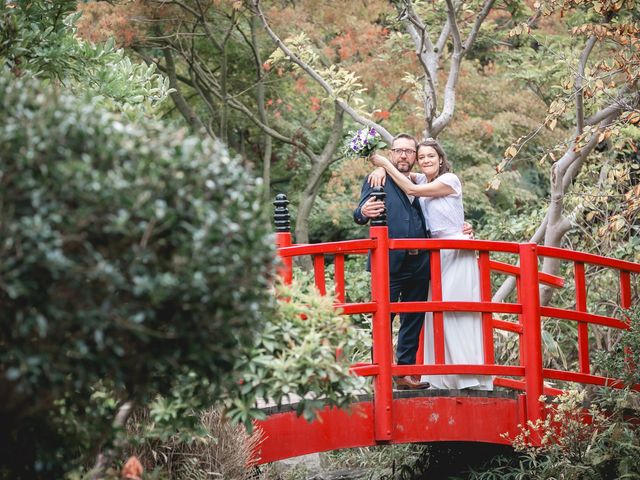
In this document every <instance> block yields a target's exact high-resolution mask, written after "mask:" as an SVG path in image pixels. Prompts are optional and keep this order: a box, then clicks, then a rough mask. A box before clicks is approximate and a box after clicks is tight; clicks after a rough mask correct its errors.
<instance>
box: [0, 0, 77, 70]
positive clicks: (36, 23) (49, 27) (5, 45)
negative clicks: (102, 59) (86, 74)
mask: <svg viewBox="0 0 640 480" xmlns="http://www.w3.org/2000/svg"><path fill="white" fill-rule="evenodd" d="M76 3H77V2H76V1H75V0H60V1H56V2H47V1H42V0H40V1H5V2H2V3H0V65H2V67H4V68H9V69H10V70H11V71H12V72H13V73H14V74H15V75H20V74H22V72H25V71H28V72H29V73H30V74H33V75H37V76H46V77H49V78H58V79H62V78H64V77H66V74H67V72H68V71H69V70H72V69H74V68H75V63H76V61H77V58H76V57H75V55H74V54H75V51H76V44H77V42H76V41H75V39H73V37H72V36H71V35H69V31H68V27H67V25H66V24H65V18H66V17H67V16H68V15H69V14H70V13H72V12H73V11H74V10H75V7H76ZM76 73H81V72H80V71H78V70H76Z"/></svg>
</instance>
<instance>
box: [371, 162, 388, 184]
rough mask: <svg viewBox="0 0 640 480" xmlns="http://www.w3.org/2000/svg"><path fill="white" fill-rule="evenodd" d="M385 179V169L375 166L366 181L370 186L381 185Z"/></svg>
mask: <svg viewBox="0 0 640 480" xmlns="http://www.w3.org/2000/svg"><path fill="white" fill-rule="evenodd" d="M386 180H387V171H386V170H385V169H384V168H382V167H378V168H376V169H375V170H374V171H373V172H371V173H370V174H369V177H368V178H367V182H369V185H370V186H372V187H383V186H384V182H385V181H386Z"/></svg>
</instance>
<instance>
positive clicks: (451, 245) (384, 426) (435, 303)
mask: <svg viewBox="0 0 640 480" xmlns="http://www.w3.org/2000/svg"><path fill="white" fill-rule="evenodd" d="M278 197H279V200H278V199H277V200H276V202H274V203H275V204H276V206H277V208H276V227H277V230H278V231H277V233H276V242H277V246H278V254H279V255H280V257H281V258H282V266H281V268H280V272H279V273H280V275H281V277H282V278H283V280H284V281H285V282H286V283H290V282H291V281H292V278H293V269H292V259H293V258H294V257H299V256H304V255H309V256H311V257H312V258H313V266H314V276H315V284H316V286H317V288H318V290H319V291H320V292H321V293H322V294H326V291H327V289H326V284H325V256H333V264H334V285H335V296H336V303H335V306H336V308H339V309H341V310H342V312H343V314H345V315H350V314H361V313H369V314H372V318H373V320H372V331H373V334H372V335H373V346H374V348H373V359H372V362H371V363H360V364H357V365H353V367H352V370H353V371H354V372H355V373H356V374H358V375H362V376H370V377H373V379H374V398H373V404H374V405H373V416H374V422H375V439H376V441H379V442H386V441H389V440H392V432H393V428H392V426H393V424H392V421H393V412H392V408H393V390H392V378H393V377H394V376H404V375H424V374H432V375H444V374H480V375H492V376H496V378H495V381H494V385H497V386H502V387H507V388H512V389H516V390H520V391H522V392H523V394H522V395H521V397H520V402H522V405H523V407H524V408H523V409H522V410H523V411H524V418H522V419H521V420H522V422H521V423H522V424H525V422H527V421H529V420H530V421H533V422H535V421H536V420H538V419H541V418H542V416H543V405H542V403H541V401H540V397H541V396H542V395H543V394H550V395H554V394H558V393H560V392H561V391H562V390H560V389H557V388H551V387H546V386H544V383H543V382H544V380H558V381H566V382H578V383H583V384H593V385H603V386H609V387H613V388H621V387H622V382H621V381H620V380H619V379H612V378H607V377H603V376H600V375H596V374H593V373H592V368H591V367H592V365H591V362H590V350H589V341H588V340H589V327H590V326H591V325H602V326H606V327H611V328H613V329H619V330H626V329H628V320H627V319H624V318H623V319H618V318H614V317H610V316H605V315H599V314H594V313H590V312H588V309H587V287H586V281H585V265H592V266H596V267H600V268H606V269H610V270H613V271H615V272H616V273H617V276H618V278H619V285H620V291H619V292H620V293H619V305H620V307H622V308H624V309H628V308H631V306H632V290H633V288H632V277H633V276H636V277H635V279H637V278H638V277H637V275H638V274H640V264H637V263H633V262H628V261H622V260H615V259H611V258H606V257H602V256H598V255H592V254H587V253H581V252H576V251H572V250H564V249H559V248H551V247H544V246H538V245H536V244H533V243H511V242H493V241H483V240H434V239H389V237H388V232H387V227H386V226H371V227H370V229H369V238H368V239H361V240H349V241H341V242H330V243H322V244H309V245H293V244H292V239H291V233H290V232H289V228H288V217H286V215H285V214H284V213H283V212H284V210H286V204H287V203H288V202H287V201H286V197H284V196H278ZM278 202H280V203H278ZM278 209H280V212H279V211H278ZM285 217H286V218H287V219H286V221H285V220H284V218H285ZM278 222H280V224H279V223H278ZM401 249H421V250H428V251H429V252H430V255H431V290H432V299H431V301H427V302H403V303H399V302H395V303H392V302H390V299H389V263H388V256H389V251H390V250H401ZM442 249H462V250H472V251H476V252H478V264H479V271H480V291H481V299H480V301H479V302H453V301H443V300H442V285H441V276H440V271H441V270H440V251H441V250H442ZM369 252H370V253H371V301H370V302H360V303H347V302H345V298H346V292H345V288H346V286H345V273H344V262H345V256H346V255H363V254H367V253H369ZM494 252H501V253H504V254H511V255H513V256H516V258H517V264H508V263H504V262H499V261H495V260H492V259H491V258H490V255H491V253H494ZM542 257H553V258H556V259H559V260H562V261H568V262H573V265H574V283H575V309H573V310H571V309H563V308H555V307H549V306H541V305H540V295H539V291H540V290H539V288H540V285H541V284H542V285H547V286H550V287H554V288H562V287H564V286H565V282H564V279H562V278H560V277H558V276H555V275H549V274H546V273H543V272H540V271H539V268H538V262H539V260H540V259H541V258H542ZM492 272H494V273H500V274H506V275H512V276H515V278H516V301H515V302H514V303H502V302H493V301H492V284H491V273H492ZM425 288H427V286H426V285H425ZM633 296H634V298H635V299H637V292H635V294H634V295H633ZM636 301H637V300H636ZM447 311H458V312H460V311H469V312H480V313H481V317H482V322H483V344H484V363H483V364H480V365H461V364H455V365H453V364H446V363H445V354H444V326H443V313H444V312H447ZM391 312H395V313H400V312H433V318H434V346H433V348H434V354H435V363H434V364H428V365H423V364H416V365H397V364H395V363H394V361H393V357H394V356H393V347H392V338H391V328H390V325H389V322H390V313H391ZM494 314H511V315H515V316H517V321H507V320H502V319H499V318H495V317H494ZM543 317H549V318H557V319H562V320H568V321H573V322H577V324H578V325H577V331H578V338H577V345H578V348H577V350H578V366H579V370H578V371H569V370H560V369H551V368H545V367H544V363H543V348H542V347H543V346H542V318H543ZM494 330H504V331H508V332H512V333H515V334H517V335H518V344H519V364H518V365H502V364H496V363H495V362H496V360H495V353H494ZM506 377H510V378H506Z"/></svg>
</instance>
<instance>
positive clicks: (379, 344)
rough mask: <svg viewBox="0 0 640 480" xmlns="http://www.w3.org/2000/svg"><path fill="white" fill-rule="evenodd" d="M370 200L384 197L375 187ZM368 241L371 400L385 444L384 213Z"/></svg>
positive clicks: (389, 399)
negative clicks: (373, 305)
mask: <svg viewBox="0 0 640 480" xmlns="http://www.w3.org/2000/svg"><path fill="white" fill-rule="evenodd" d="M372 196H373V197H375V198H377V199H378V200H380V201H383V202H384V199H385V197H386V193H385V192H384V191H383V190H382V188H381V187H378V188H376V189H375V191H374V192H373V193H372ZM369 237H370V238H371V239H374V240H376V246H375V248H374V249H373V251H372V252H371V297H372V300H373V301H374V302H375V303H376V311H375V312H374V314H373V363H374V364H375V365H377V366H378V375H377V376H376V377H375V381H374V382H375V383H374V397H373V402H374V407H373V414H374V422H375V439H376V440H377V441H387V440H391V436H392V431H393V424H392V411H391V407H392V404H393V385H392V378H391V363H392V358H393V344H392V342H391V325H390V317H391V309H390V305H389V302H390V296H389V232H388V229H387V215H386V211H385V212H383V213H382V215H380V216H379V217H377V218H374V219H372V220H371V227H370V228H369Z"/></svg>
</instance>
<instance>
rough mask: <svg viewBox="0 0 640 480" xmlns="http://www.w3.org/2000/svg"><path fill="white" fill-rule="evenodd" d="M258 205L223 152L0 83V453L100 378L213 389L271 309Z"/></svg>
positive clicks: (256, 193)
mask: <svg viewBox="0 0 640 480" xmlns="http://www.w3.org/2000/svg"><path fill="white" fill-rule="evenodd" d="M259 199H260V185H259V184H257V183H256V181H254V179H253V175H252V174H251V172H248V171H246V170H245V169H244V168H243V166H242V164H241V163H240V161H239V160H238V159H236V158H232V157H231V156H230V155H229V153H228V152H227V150H226V149H225V148H224V147H223V146H222V145H219V144H215V143H214V142H210V141H202V140H201V139H199V138H196V137H192V136H188V135H187V134H186V133H185V132H184V131H180V130H175V129H169V128H166V127H165V126H163V125H162V124H161V123H158V122H155V121H147V122H145V123H144V124H131V123H127V121H125V120H123V119H121V118H120V117H118V116H117V115H115V114H112V113H109V112H107V111H104V110H101V109H100V108H98V107H97V106H96V105H95V104H94V103H93V102H92V101H90V100H84V99H77V98H73V97H71V96H70V95H67V94H65V92H64V91H55V90H54V89H53V88H51V87H46V86H43V84H39V83H36V82H34V81H25V80H16V79H15V78H13V77H11V76H2V75H0V425H2V426H3V427H2V428H0V445H2V444H4V442H7V444H8V445H13V446H18V445H21V444H22V443H21V442H20V441H19V440H20V439H21V438H22V437H24V436H25V435H27V433H28V432H25V431H24V428H26V427H25V425H30V426H29V429H30V430H29V431H31V432H32V434H34V435H35V437H37V436H38V433H37V431H38V428H40V427H39V426H38V422H39V421H40V420H42V419H46V418H48V416H51V415H52V414H53V416H54V417H55V415H56V410H52V408H53V406H54V404H55V402H56V400H59V399H61V398H63V397H65V396H67V397H69V393H70V392H72V394H71V398H72V404H73V405H72V406H75V407H77V408H76V410H77V411H78V412H82V408H83V406H84V405H88V404H89V403H88V402H89V397H90V394H91V388H92V386H94V385H95V383H96V382H98V381H99V380H101V379H108V380H109V382H113V384H114V385H115V386H116V387H117V389H118V390H119V391H121V392H122V395H123V398H124V397H127V398H136V399H144V398H145V396H147V395H150V394H156V393H161V394H162V393H166V392H168V391H169V389H170V388H171V386H172V384H173V382H174V379H175V378H176V377H177V375H178V374H180V373H184V372H186V371H191V372H194V373H195V374H197V375H198V376H200V377H203V378H207V379H209V380H210V381H211V382H212V383H214V384H219V385H221V384H223V383H224V381H225V379H226V378H227V373H228V372H229V370H230V368H231V367H232V364H233V359H234V355H235V354H236V353H237V351H238V349H239V348H240V347H242V346H245V345H248V344H250V343H251V340H252V338H253V336H254V335H255V334H257V333H258V332H259V330H260V325H261V318H262V315H263V311H264V310H265V309H266V308H268V307H269V302H270V300H269V298H270V296H269V294H268V291H267V287H268V282H269V276H270V272H271V268H272V262H273V251H274V249H273V238H272V236H271V234H270V233H271V226H270V220H269V217H268V215H267V214H266V212H264V211H263V208H262V205H261V203H260V200H259ZM212 400H213V399H212ZM34 419H36V420H34ZM42 421H44V422H45V423H46V420H42ZM44 428H45V427H44V425H42V429H43V430H42V432H43V431H44ZM54 430H55V429H54ZM54 433H55V432H54ZM3 436H4V437H5V438H2V437H3ZM54 436H55V435H54ZM22 440H25V439H24V438H22ZM34 441H35V442H36V443H37V438H36V439H35V440H34ZM28 443H29V442H28V439H27V444H28ZM23 446H24V445H23ZM20 448H22V447H20ZM43 448H44V447H43ZM35 450H37V448H35ZM10 451H11V450H10V449H9V450H4V452H5V453H4V454H10ZM22 453H25V452H22ZM40 453H42V452H40ZM34 455H35V457H34V461H37V462H40V463H38V465H40V468H43V469H45V470H46V469H47V468H48V467H47V465H46V462H45V463H42V461H40V460H38V458H37V457H38V455H39V453H38V452H37V451H36V452H35V453H34ZM14 460H15V459H14ZM16 461H17V460H16ZM0 463H2V462H0ZM0 470H1V469H0ZM0 473H1V472H0ZM1 476H2V475H0V477H1Z"/></svg>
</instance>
